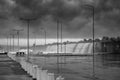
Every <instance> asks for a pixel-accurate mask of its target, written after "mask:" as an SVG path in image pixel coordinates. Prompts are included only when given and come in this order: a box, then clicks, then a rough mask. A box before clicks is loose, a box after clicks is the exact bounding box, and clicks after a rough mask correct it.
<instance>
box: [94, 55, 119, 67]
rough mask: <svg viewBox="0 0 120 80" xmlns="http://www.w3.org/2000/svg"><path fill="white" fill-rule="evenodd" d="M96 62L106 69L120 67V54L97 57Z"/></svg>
mask: <svg viewBox="0 0 120 80" xmlns="http://www.w3.org/2000/svg"><path fill="white" fill-rule="evenodd" d="M95 61H96V62H100V63H101V65H102V66H105V67H120V54H116V53H113V54H103V55H96V56H95Z"/></svg>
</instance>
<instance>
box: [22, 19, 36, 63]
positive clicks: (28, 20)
mask: <svg viewBox="0 0 120 80" xmlns="http://www.w3.org/2000/svg"><path fill="white" fill-rule="evenodd" d="M36 19H37V18H20V20H23V21H26V22H27V56H26V58H27V61H29V56H30V51H29V43H30V42H29V31H30V21H33V20H36Z"/></svg>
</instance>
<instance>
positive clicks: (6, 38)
mask: <svg viewBox="0 0 120 80" xmlns="http://www.w3.org/2000/svg"><path fill="white" fill-rule="evenodd" d="M8 38H9V37H8V36H7V37H6V41H7V52H8V51H9V48H8Z"/></svg>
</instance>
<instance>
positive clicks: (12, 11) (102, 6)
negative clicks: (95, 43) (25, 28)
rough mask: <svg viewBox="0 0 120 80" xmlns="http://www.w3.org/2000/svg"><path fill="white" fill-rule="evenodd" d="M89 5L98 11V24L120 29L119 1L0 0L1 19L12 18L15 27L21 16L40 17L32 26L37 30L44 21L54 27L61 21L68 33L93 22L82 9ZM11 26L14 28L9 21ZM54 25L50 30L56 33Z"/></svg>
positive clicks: (90, 11) (96, 15) (87, 11)
mask: <svg viewBox="0 0 120 80" xmlns="http://www.w3.org/2000/svg"><path fill="white" fill-rule="evenodd" d="M86 4H87V5H92V6H94V8H95V24H96V25H99V26H100V25H101V28H107V29H109V30H112V29H113V27H115V28H118V29H119V25H120V24H119V21H120V17H119V14H120V5H119V4H120V0H0V17H8V18H11V17H12V19H14V20H13V21H16V22H15V25H17V24H20V23H21V21H20V20H19V18H20V17H24V18H28V17H29V18H35V17H37V18H39V19H38V20H37V21H36V22H32V23H31V26H34V27H32V29H35V30H36V29H38V27H40V26H41V25H42V22H44V21H49V20H52V21H53V23H54V24H55V22H56V20H57V19H59V20H60V21H62V22H63V23H64V27H65V29H66V31H68V32H73V33H74V32H75V31H79V30H81V28H84V27H86V26H87V25H88V24H89V23H91V20H92V19H91V18H92V9H90V8H88V7H82V6H83V5H86ZM47 19H48V20H47ZM17 21H18V22H17ZM3 22H4V21H3ZM8 23H9V24H11V26H12V25H14V23H11V22H9V21H8ZM1 25H4V23H1ZM4 26H7V25H4ZM43 26H45V25H43ZM54 26H55V25H54ZM54 26H53V25H51V26H49V27H48V29H49V28H50V29H51V30H54V29H53V28H55V27H54Z"/></svg>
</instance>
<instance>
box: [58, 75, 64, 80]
mask: <svg viewBox="0 0 120 80" xmlns="http://www.w3.org/2000/svg"><path fill="white" fill-rule="evenodd" d="M56 80H64V78H63V77H62V76H58V77H57V78H56Z"/></svg>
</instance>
